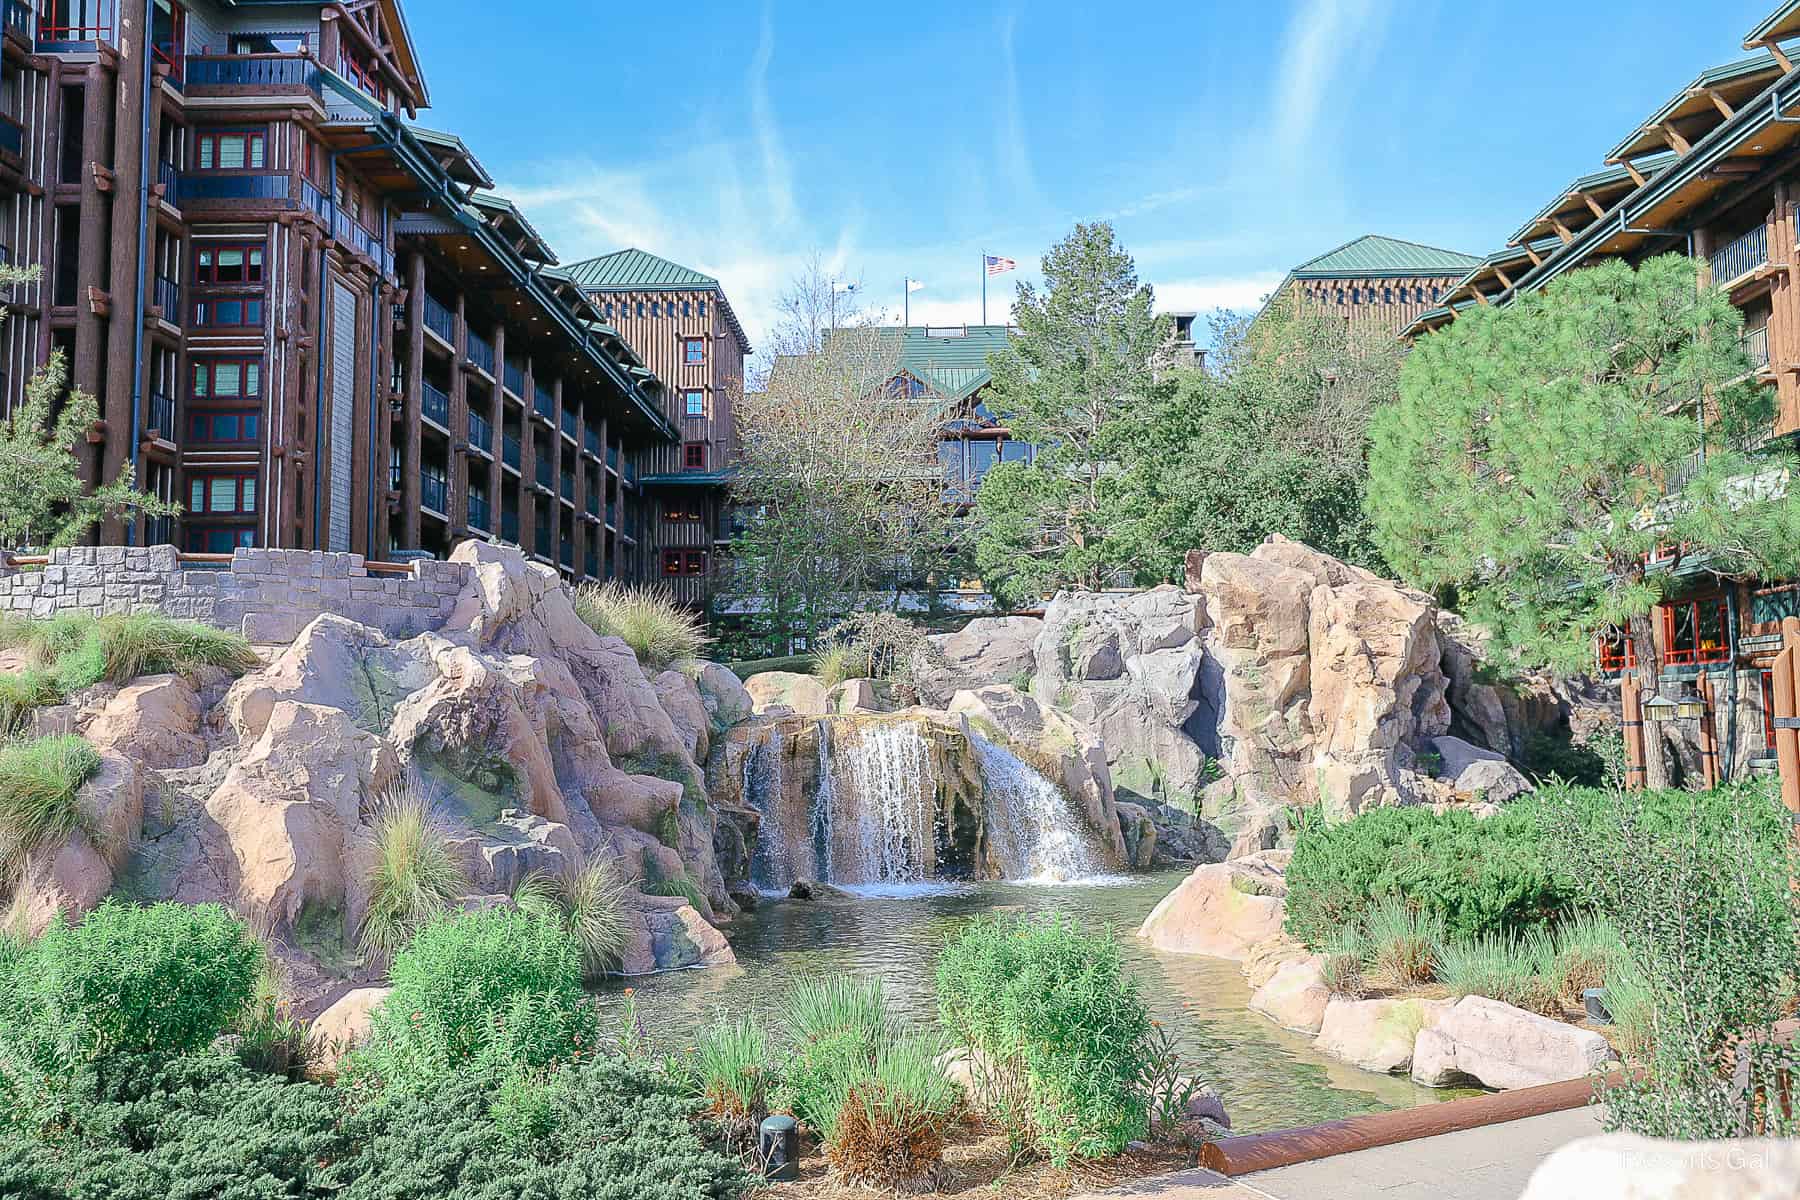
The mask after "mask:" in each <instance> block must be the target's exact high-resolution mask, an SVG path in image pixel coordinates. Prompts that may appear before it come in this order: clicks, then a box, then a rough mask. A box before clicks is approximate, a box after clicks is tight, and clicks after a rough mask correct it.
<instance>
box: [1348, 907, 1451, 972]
mask: <svg viewBox="0 0 1800 1200" xmlns="http://www.w3.org/2000/svg"><path fill="white" fill-rule="evenodd" d="M1362 931H1363V935H1364V937H1365V939H1366V946H1365V949H1364V954H1365V961H1366V962H1367V964H1368V966H1369V968H1370V969H1371V970H1372V971H1374V972H1375V973H1376V974H1377V975H1379V976H1380V977H1381V978H1382V979H1384V980H1386V981H1387V982H1389V983H1392V984H1394V985H1395V986H1398V987H1405V986H1407V985H1408V984H1413V983H1422V982H1424V981H1425V980H1427V979H1430V978H1431V968H1432V964H1433V963H1434V962H1435V961H1436V959H1437V954H1438V947H1439V945H1440V944H1441V943H1442V942H1443V940H1444V919H1443V917H1442V916H1441V915H1440V914H1438V913H1431V912H1418V911H1416V910H1414V909H1412V908H1409V907H1408V906H1407V904H1406V902H1405V901H1404V900H1401V899H1400V898H1399V897H1397V896H1383V897H1382V898H1381V899H1380V900H1378V901H1376V902H1375V904H1374V905H1373V906H1371V907H1370V909H1369V911H1368V913H1367V914H1365V916H1364V917H1363V926H1362Z"/></svg>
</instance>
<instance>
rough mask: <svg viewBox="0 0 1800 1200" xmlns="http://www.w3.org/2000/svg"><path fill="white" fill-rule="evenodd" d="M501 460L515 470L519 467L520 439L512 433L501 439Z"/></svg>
mask: <svg viewBox="0 0 1800 1200" xmlns="http://www.w3.org/2000/svg"><path fill="white" fill-rule="evenodd" d="M500 461H501V462H503V463H505V464H506V465H507V466H509V467H511V468H512V469H513V470H515V471H517V470H518V469H519V439H518V438H516V437H514V436H513V435H512V434H510V433H509V434H507V435H506V436H505V437H504V438H502V439H501V440H500Z"/></svg>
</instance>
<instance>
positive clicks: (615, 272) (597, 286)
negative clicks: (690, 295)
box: [568, 249, 720, 292]
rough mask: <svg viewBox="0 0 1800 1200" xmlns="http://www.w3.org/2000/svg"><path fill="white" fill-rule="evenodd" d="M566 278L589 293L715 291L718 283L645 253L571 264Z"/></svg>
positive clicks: (616, 253) (622, 253) (620, 252)
mask: <svg viewBox="0 0 1800 1200" xmlns="http://www.w3.org/2000/svg"><path fill="white" fill-rule="evenodd" d="M568 275H569V278H570V279H572V280H574V281H575V282H576V283H578V284H580V285H581V286H582V287H583V288H585V289H587V290H588V291H590V292H639V291H647V290H655V289H660V288H668V289H671V290H674V289H680V290H683V291H705V290H711V291H715V292H716V291H718V290H720V289H719V281H718V280H717V279H714V278H713V277H712V276H711V275H702V274H701V273H700V272H698V271H694V270H690V269H689V268H687V267H684V266H682V265H681V264H680V263H672V262H670V261H669V260H668V259H666V258H658V257H657V256H656V255H654V254H651V253H649V252H648V251H645V250H635V249H628V250H615V251H613V252H612V253H611V254H602V255H601V256H600V257H599V258H590V259H588V260H586V261H585V262H578V263H572V264H570V266H569V267H568Z"/></svg>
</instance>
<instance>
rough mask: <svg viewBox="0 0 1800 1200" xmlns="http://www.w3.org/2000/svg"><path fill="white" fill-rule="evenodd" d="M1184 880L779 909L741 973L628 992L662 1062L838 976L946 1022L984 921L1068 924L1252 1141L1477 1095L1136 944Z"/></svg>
mask: <svg viewBox="0 0 1800 1200" xmlns="http://www.w3.org/2000/svg"><path fill="white" fill-rule="evenodd" d="M1184 874H1185V872H1182V871H1179V870H1172V871H1160V872H1153V873H1149V874H1144V875H1134V876H1130V877H1120V878H1116V879H1107V880H1099V881H1088V882H1085V883H1079V884H1063V885H1054V886H1052V885H1039V884H1030V883H982V884H971V885H932V884H928V885H912V886H907V887H900V888H894V889H889V890H886V891H883V890H881V889H874V888H871V889H859V890H858V894H857V895H856V896H854V898H848V899H845V898H836V899H829V900H819V901H801V900H785V899H784V900H777V901H769V902H765V903H764V904H763V905H762V906H761V907H760V908H759V909H757V910H756V911H755V912H751V913H745V914H743V915H741V916H739V917H738V918H737V919H735V920H734V921H733V922H732V923H731V924H730V925H729V926H728V927H727V929H726V933H727V935H728V936H729V937H730V938H731V944H732V947H733V949H734V950H735V951H736V953H737V959H738V961H737V965H736V966H732V967H722V968H715V969H712V970H704V971H678V972H673V973H670V974H664V975H656V976H649V977H641V978H636V979H632V980H628V981H625V982H622V983H618V984H615V985H613V986H612V987H611V988H609V991H610V992H611V993H612V995H613V996H615V997H616V995H617V993H618V992H619V990H620V989H622V988H623V987H624V986H626V985H627V984H629V985H630V986H632V987H634V988H635V989H636V995H637V1000H638V1009H639V1012H640V1014H641V1016H642V1018H643V1020H644V1022H645V1024H646V1026H647V1028H648V1030H649V1032H650V1033H651V1035H652V1037H653V1038H654V1039H655V1040H656V1041H657V1042H658V1044H659V1045H661V1046H662V1047H663V1048H665V1049H667V1048H674V1047H677V1046H684V1045H687V1044H689V1042H690V1039H691V1038H692V1036H693V1032H694V1031H695V1030H696V1029H697V1028H698V1027H700V1026H702V1025H704V1024H706V1023H708V1022H709V1021H711V1020H712V1018H713V1017H714V1015H715V1014H717V1013H718V1012H720V1011H721V1010H723V1011H726V1012H730V1013H737V1012H742V1011H746V1010H747V1011H752V1012H757V1013H760V1014H761V1015H763V1016H764V1017H766V1018H768V1019H769V1020H770V1022H771V1023H773V1022H774V1021H776V1020H778V1019H779V1010H780V1007H781V1002H782V997H783V996H784V995H785V994H786V992H787V989H788V987H789V986H790V985H791V984H792V983H793V981H794V980H796V979H799V978H802V977H806V976H818V975H824V974H829V973H832V972H839V971H849V972H856V973H860V974H871V975H878V976H880V977H881V978H882V980H883V981H884V983H885V985H886V988H887V995H888V998H889V1001H890V1002H891V1003H892V1005H893V1006H894V1008H895V1009H896V1010H897V1011H898V1012H899V1013H901V1014H902V1015H904V1016H906V1017H907V1018H910V1019H913V1020H916V1021H919V1022H929V1021H933V1020H935V1019H936V1013H937V1010H936V1004H937V1001H936V994H935V990H934V988H933V984H932V971H933V968H934V966H935V963H936V960H937V954H938V950H939V949H940V948H941V947H942V946H943V943H944V940H945V938H947V937H948V936H949V935H950V934H952V933H954V932H955V931H956V930H957V929H958V928H959V927H961V926H962V924H963V923H965V922H967V921H969V920H970V919H972V918H974V917H976V916H978V915H980V914H981V913H984V912H996V911H1003V910H1013V911H1026V912H1034V913H1066V914H1068V915H1070V916H1071V917H1074V918H1076V919H1077V920H1079V921H1082V922H1084V923H1086V924H1089V925H1096V926H1097V925H1106V926H1110V927H1111V928H1112V929H1113V930H1114V932H1115V933H1116V934H1117V935H1118V937H1119V944H1120V947H1121V949H1122V951H1123V953H1124V957H1125V962H1126V964H1127V966H1128V967H1129V969H1130V970H1131V972H1132V974H1133V975H1135V976H1136V977H1137V979H1138V980H1139V981H1140V984H1141V985H1142V987H1143V990H1144V995H1145V998H1146V1000H1147V1001H1148V1002H1149V1005H1150V1007H1151V1010H1152V1014H1153V1015H1154V1016H1155V1017H1157V1018H1158V1019H1160V1020H1161V1021H1162V1022H1163V1024H1164V1026H1165V1027H1166V1028H1168V1029H1170V1030H1171V1031H1172V1032H1173V1033H1174V1034H1175V1036H1176V1038H1177V1040H1178V1042H1179V1043H1180V1045H1181V1048H1182V1051H1183V1053H1184V1054H1186V1055H1187V1056H1188V1057H1189V1059H1190V1060H1191V1061H1193V1062H1194V1063H1196V1064H1197V1066H1198V1068H1199V1070H1198V1073H1199V1074H1200V1075H1201V1076H1202V1077H1203V1078H1205V1079H1207V1080H1208V1082H1210V1083H1212V1084H1214V1085H1215V1086H1216V1087H1218V1089H1219V1091H1220V1093H1221V1094H1222V1095H1223V1096H1224V1099H1225V1106H1226V1108H1227V1109H1228V1110H1229V1112H1230V1113H1231V1117H1232V1122H1233V1127H1234V1128H1235V1129H1236V1131H1237V1132H1240V1133H1256V1132H1263V1131H1266V1130H1271V1129H1283V1128H1287V1127H1289V1126H1294V1125H1309V1124H1313V1123H1315V1122H1318V1121H1327V1120H1332V1119H1335V1118H1338V1117H1345V1116H1351V1115H1354V1114H1357V1113H1367V1112H1378V1111H1381V1110H1383V1109H1390V1108H1403V1107H1409V1106H1412V1105H1418V1104H1430V1103H1434V1102H1437V1101H1439V1100H1447V1099H1451V1098H1454V1097H1455V1096H1458V1095H1467V1094H1468V1093H1466V1092H1454V1091H1441V1090H1434V1089H1430V1088H1421V1087H1417V1086H1415V1085H1414V1084H1413V1083H1412V1082H1411V1081H1409V1080H1407V1079H1405V1078H1403V1077H1400V1078H1397V1077H1390V1076H1380V1075H1372V1074H1370V1073H1368V1072H1366V1071H1359V1070H1357V1069H1355V1068H1354V1067H1349V1066H1346V1065H1344V1064H1343V1063H1339V1062H1337V1061H1335V1060H1333V1059H1329V1058H1326V1057H1325V1056H1323V1055H1321V1054H1318V1053H1316V1052H1315V1051H1314V1050H1313V1048H1312V1040H1311V1039H1310V1038H1307V1037H1305V1036H1303V1035H1301V1034H1296V1033H1290V1032H1288V1031H1286V1030H1283V1029H1280V1028H1278V1027H1276V1026H1275V1025H1274V1023H1272V1022H1271V1021H1269V1020H1267V1019H1266V1018H1264V1017H1261V1016H1258V1015H1257V1014H1255V1013H1253V1012H1251V1011H1250V1010H1249V1009H1248V1008H1247V1007H1246V1003H1247V1001H1248V1000H1249V998H1250V990H1249V987H1248V985H1247V983H1246V982H1245V980H1244V977H1243V975H1242V973H1240V972H1239V970H1238V965H1237V964H1236V963H1234V962H1226V961H1223V960H1221V959H1209V958H1195V957H1189V956H1183V955H1170V954H1162V953H1158V952H1156V951H1153V950H1151V949H1150V948H1149V947H1148V946H1147V945H1146V944H1145V943H1143V942H1141V941H1139V940H1138V939H1137V938H1135V937H1133V936H1132V934H1133V933H1135V932H1136V930H1137V927H1138V925H1139V924H1140V923H1142V921H1143V919H1144V917H1145V916H1147V915H1148V914H1149V912H1150V910H1151V909H1152V908H1153V907H1155V905H1156V902H1157V901H1158V900H1161V899H1162V898H1163V897H1164V896H1165V895H1167V894H1168V893H1169V892H1170V891H1171V890H1173V889H1174V887H1175V885H1176V884H1177V883H1179V882H1180V881H1181V879H1182V877H1183V875H1184Z"/></svg>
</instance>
